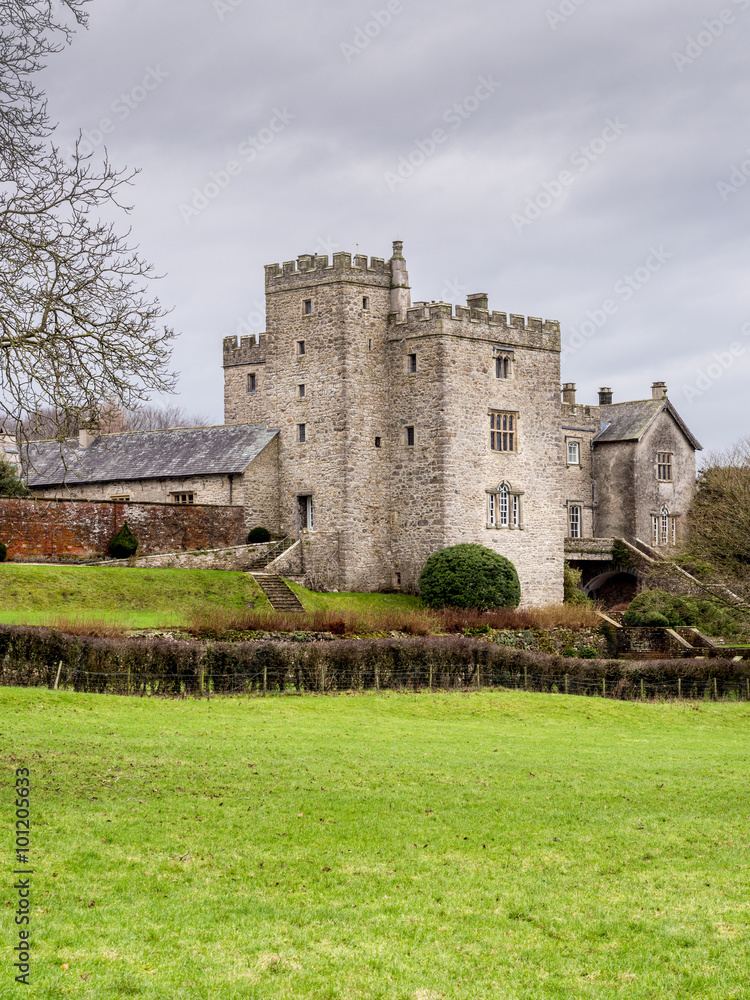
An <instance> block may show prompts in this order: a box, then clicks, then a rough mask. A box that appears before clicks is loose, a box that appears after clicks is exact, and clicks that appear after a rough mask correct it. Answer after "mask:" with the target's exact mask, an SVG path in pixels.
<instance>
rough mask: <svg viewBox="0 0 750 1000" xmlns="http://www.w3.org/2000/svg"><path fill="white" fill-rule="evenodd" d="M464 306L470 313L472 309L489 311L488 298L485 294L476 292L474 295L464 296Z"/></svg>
mask: <svg viewBox="0 0 750 1000" xmlns="http://www.w3.org/2000/svg"><path fill="white" fill-rule="evenodd" d="M466 304H467V305H468V307H469V309H471V310H472V311H473V310H474V309H484V310H489V308H490V297H489V295H488V294H487V292H476V293H475V294H474V295H467V296H466Z"/></svg>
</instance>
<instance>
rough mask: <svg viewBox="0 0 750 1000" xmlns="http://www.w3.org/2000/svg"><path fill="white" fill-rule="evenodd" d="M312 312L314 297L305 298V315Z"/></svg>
mask: <svg viewBox="0 0 750 1000" xmlns="http://www.w3.org/2000/svg"><path fill="white" fill-rule="evenodd" d="M311 313H312V299H305V316H309V315H310V314H311Z"/></svg>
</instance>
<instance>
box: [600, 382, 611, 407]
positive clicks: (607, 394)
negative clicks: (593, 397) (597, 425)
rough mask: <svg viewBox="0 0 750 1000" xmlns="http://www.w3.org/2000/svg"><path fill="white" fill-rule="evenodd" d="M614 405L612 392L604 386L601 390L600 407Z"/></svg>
mask: <svg viewBox="0 0 750 1000" xmlns="http://www.w3.org/2000/svg"><path fill="white" fill-rule="evenodd" d="M611 403H612V390H611V389H610V388H609V386H606V385H605V386H602V388H601V389H600V390H599V406H610V405H611Z"/></svg>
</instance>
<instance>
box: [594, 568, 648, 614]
mask: <svg viewBox="0 0 750 1000" xmlns="http://www.w3.org/2000/svg"><path fill="white" fill-rule="evenodd" d="M640 586H641V585H640V576H639V574H638V573H637V571H636V570H633V569H623V568H622V567H621V566H618V567H617V568H616V569H611V570H608V571H607V572H605V573H599V575H598V576H595V577H593V579H591V580H589V581H588V583H586V584H585V586H584V587H583V592H584V594H586V596H587V597H591V598H593V599H594V600H597V601H601V602H602V604H604V605H605V606H606V607H608V608H611V607H614V606H615V605H616V604H630V602H631V601H632V600H633V598H634V597H635V596H636V595H637V594H638V591H639V590H640Z"/></svg>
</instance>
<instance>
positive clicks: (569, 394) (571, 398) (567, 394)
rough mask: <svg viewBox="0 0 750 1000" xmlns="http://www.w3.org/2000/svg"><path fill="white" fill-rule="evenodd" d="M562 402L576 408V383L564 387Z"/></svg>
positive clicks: (568, 383) (569, 383) (567, 383)
mask: <svg viewBox="0 0 750 1000" xmlns="http://www.w3.org/2000/svg"><path fill="white" fill-rule="evenodd" d="M562 401H563V403H572V404H573V406H575V402H576V384H575V382H566V383H565V384H564V385H563V387H562Z"/></svg>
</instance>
